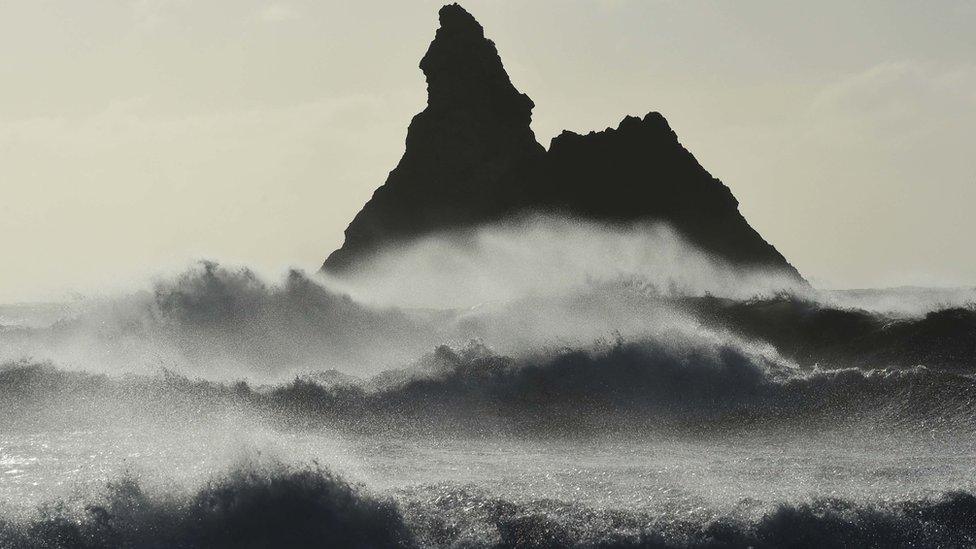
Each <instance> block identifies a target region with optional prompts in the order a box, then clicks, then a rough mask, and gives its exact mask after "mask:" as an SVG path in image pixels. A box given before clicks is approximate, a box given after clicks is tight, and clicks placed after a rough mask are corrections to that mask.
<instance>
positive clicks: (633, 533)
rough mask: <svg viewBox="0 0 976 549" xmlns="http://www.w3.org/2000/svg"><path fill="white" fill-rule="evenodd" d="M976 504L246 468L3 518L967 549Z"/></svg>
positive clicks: (362, 533) (232, 541) (98, 531)
mask: <svg viewBox="0 0 976 549" xmlns="http://www.w3.org/2000/svg"><path fill="white" fill-rule="evenodd" d="M974 543H976V497H974V496H973V494H971V493H968V492H950V493H945V494H943V495H940V496H933V497H927V498H921V499H914V500H903V501H864V502H860V501H852V500H845V499H826V498H818V499H814V500H810V501H804V502H797V503H780V504H765V503H762V502H758V501H752V500H742V501H741V502H739V504H738V505H736V506H735V507H734V508H733V509H732V510H731V511H728V512H716V511H714V510H711V509H708V508H698V509H695V510H691V511H687V510H670V511H669V510H666V509H665V510H652V509H645V510H639V509H638V510H616V509H603V508H593V507H588V506H585V505H581V504H578V503H570V502H564V501H559V500H551V499H546V500H530V501H524V502H514V501H508V500H505V499H502V498H497V497H492V496H491V495H490V494H488V493H486V492H484V491H483V490H479V489H477V488H474V487H469V486H458V485H427V486H421V487H417V488H414V489H409V490H404V491H399V492H398V493H396V494H395V495H394V499H391V498H388V497H381V496H376V495H373V494H369V493H366V492H365V491H364V490H363V489H362V488H360V487H356V486H352V485H350V484H349V483H347V482H346V481H344V480H343V479H342V478H340V477H338V476H336V475H335V474H333V473H331V472H330V471H328V470H326V469H323V468H321V467H318V466H310V467H296V466H287V465H280V464H279V465H277V466H275V467H254V466H244V467H239V468H236V469H232V470H231V471H229V472H227V473H224V474H222V475H220V476H218V477H216V478H214V479H212V480H210V481H209V482H207V483H206V484H205V485H204V486H202V487H200V488H198V489H197V490H196V491H193V492H183V491H179V490H169V491H160V490H151V489H146V488H144V487H143V486H142V484H141V483H140V482H139V480H138V479H136V478H134V477H132V476H123V477H122V478H119V479H116V480H115V481H113V482H111V483H109V484H108V485H107V486H106V487H105V489H104V490H103V491H102V493H101V494H100V495H99V496H97V497H92V498H90V499H88V500H87V501H82V502H80V503H78V502H65V501H61V502H57V503H53V504H48V505H44V506H41V507H40V508H38V509H35V510H34V511H32V512H28V513H27V514H26V516H14V517H11V516H5V517H0V545H2V546H3V547H9V548H11V549H34V548H46V549H49V548H71V549H75V548H102V547H146V548H154V547H158V548H162V547H183V548H198V547H199V548H203V547H208V548H220V547H273V546H277V547H320V546H321V547H364V548H365V547H461V546H463V547H496V548H497V547H512V548H514V547H620V548H629V547H634V548H636V547H648V548H650V547H655V548H668V547H675V548H677V547H730V548H731V547H968V546H972V544H974Z"/></svg>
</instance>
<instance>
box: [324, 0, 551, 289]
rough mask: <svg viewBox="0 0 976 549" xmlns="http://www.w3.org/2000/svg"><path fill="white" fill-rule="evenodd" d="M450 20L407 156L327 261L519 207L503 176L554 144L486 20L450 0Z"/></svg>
mask: <svg viewBox="0 0 976 549" xmlns="http://www.w3.org/2000/svg"><path fill="white" fill-rule="evenodd" d="M440 22H441V27H440V29H438V30H437V35H436V37H435V38H434V41H433V42H432V43H431V45H430V48H429V49H428V50H427V54H426V55H424V58H423V59H422V60H421V61H420V69H421V70H423V72H424V75H425V76H426V77H427V96H428V98H427V108H426V109H424V111H423V112H421V113H420V114H418V115H417V116H415V117H414V118H413V121H411V123H410V128H409V129H408V130H407V144H406V151H405V152H404V154H403V158H401V159H400V163H399V164H398V165H397V167H396V168H395V169H394V170H393V171H392V172H390V175H389V177H388V178H387V180H386V183H385V184H384V185H383V186H382V187H380V188H379V189H377V190H376V192H375V193H374V194H373V197H372V198H371V199H370V200H369V202H367V203H366V205H365V206H364V207H363V209H362V210H361V211H360V212H359V213H358V214H357V215H356V217H355V219H353V221H352V223H350V224H349V227H348V228H347V229H346V240H345V243H344V244H343V245H342V248H340V249H339V250H337V251H335V252H333V253H332V255H330V256H329V258H328V259H327V260H326V262H325V264H324V265H323V269H324V270H328V271H342V270H345V269H347V268H349V267H351V266H353V264H354V263H355V261H357V260H358V259H362V258H363V257H365V256H368V255H369V254H370V253H371V252H373V251H375V250H377V249H378V248H380V247H383V246H386V245H391V244H396V243H397V242H402V241H405V240H409V239H411V238H414V237H417V236H421V235H424V234H427V233H430V232H433V231H438V230H442V229H454V228H460V227H465V226H472V225H476V224H480V223H484V222H488V221H492V220H495V219H498V218H500V217H502V216H503V215H505V214H506V213H507V212H509V211H510V210H511V208H512V207H513V204H512V202H511V198H510V197H511V196H512V192H511V191H510V189H508V188H507V187H508V186H509V184H508V183H505V182H502V181H501V180H502V178H503V176H505V175H506V174H508V173H511V172H512V171H513V170H514V169H515V166H516V164H520V163H531V162H533V161H534V160H535V159H538V158H541V157H542V155H543V154H544V153H545V150H544V149H543V148H542V146H541V145H539V143H538V142H537V141H536V140H535V135H534V134H533V133H532V130H531V128H530V127H529V122H530V121H531V118H532V107H534V105H533V103H532V100H531V99H529V98H528V96H526V95H525V94H523V93H520V92H519V91H518V90H516V89H515V87H514V86H513V85H512V82H511V80H509V78H508V74H507V73H506V72H505V68H504V67H503V66H502V61H501V59H500V58H499V57H498V51H497V50H496V49H495V44H494V43H493V42H492V41H491V40H488V39H487V38H485V35H484V30H483V29H482V28H481V25H480V24H479V23H478V22H477V21H475V19H474V17H472V16H471V15H470V14H469V13H468V12H466V11H465V10H464V9H463V8H461V7H460V6H458V5H457V4H452V5H449V6H444V7H443V8H441V10H440ZM509 181H510V180H509Z"/></svg>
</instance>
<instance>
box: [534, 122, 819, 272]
mask: <svg viewBox="0 0 976 549" xmlns="http://www.w3.org/2000/svg"><path fill="white" fill-rule="evenodd" d="M542 172H543V174H544V177H543V178H542V181H541V182H540V183H541V184H540V185H537V186H536V187H535V189H534V192H535V197H534V198H535V200H534V203H533V206H534V207H535V208H537V209H554V210H556V211H564V212H566V213H568V214H571V215H574V216H578V217H583V218H586V219H592V220H598V221H605V222H611V223H631V222H635V221H645V220H655V221H665V222H667V223H669V224H670V225H671V226H672V227H673V228H674V229H676V230H677V231H678V232H679V233H681V234H682V235H683V236H684V237H685V238H687V239H688V240H689V241H691V242H692V243H693V244H695V245H696V246H698V247H699V248H701V249H702V250H705V251H707V252H709V253H711V254H714V255H716V256H717V257H720V258H722V259H724V260H726V261H729V262H730V263H732V264H735V265H738V266H744V267H766V268H771V269H778V270H780V269H781V270H786V271H788V272H789V273H791V274H793V275H795V276H796V277H797V278H799V276H800V275H799V273H797V272H796V270H795V269H794V268H793V267H792V266H791V265H790V264H789V263H788V262H787V261H786V259H785V258H784V257H783V256H782V255H781V254H780V253H779V252H778V251H777V250H776V248H774V247H773V246H772V245H770V244H769V243H767V242H766V241H765V240H763V238H762V237H761V236H760V235H759V233H757V232H756V231H755V229H753V228H752V227H750V226H749V223H748V222H746V220H745V218H744V217H742V214H741V213H739V209H738V206H739V203H738V201H737V200H736V199H735V197H734V196H732V192H731V191H730V190H729V188H728V187H726V186H725V185H724V184H723V183H722V182H721V181H719V180H718V179H715V178H714V177H712V176H711V174H709V173H708V172H707V171H706V170H705V169H704V168H703V167H702V166H701V165H700V164H699V163H698V161H697V160H695V157H694V156H692V154H691V153H690V152H688V151H687V150H686V149H685V148H684V147H682V146H681V143H679V142H678V136H677V135H675V133H674V131H672V130H671V127H670V126H668V122H667V121H666V120H665V119H664V117H663V116H662V115H661V114H660V113H657V112H652V113H649V114H648V115H647V116H645V117H644V118H643V119H640V118H637V117H634V116H628V117H626V118H624V119H623V121H622V122H620V125H619V126H618V127H617V128H616V129H613V128H607V129H606V130H604V131H602V132H590V133H589V134H587V135H578V134H575V133H573V132H568V131H564V132H563V133H562V134H561V135H559V136H557V137H556V138H554V139H553V140H552V144H551V145H550V147H549V152H548V154H547V155H546V157H545V160H544V169H543V170H542Z"/></svg>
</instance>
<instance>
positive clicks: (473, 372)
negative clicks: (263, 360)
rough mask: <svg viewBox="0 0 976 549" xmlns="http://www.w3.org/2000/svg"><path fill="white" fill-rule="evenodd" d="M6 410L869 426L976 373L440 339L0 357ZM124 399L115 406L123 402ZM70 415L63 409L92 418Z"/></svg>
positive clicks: (949, 417)
mask: <svg viewBox="0 0 976 549" xmlns="http://www.w3.org/2000/svg"><path fill="white" fill-rule="evenodd" d="M0 394H2V395H3V397H4V398H3V404H2V405H0V410H3V411H6V412H8V413H9V416H8V417H18V416H23V415H25V414H34V415H43V414H52V413H55V412H56V411H57V410H59V409H64V408H66V407H69V408H70V406H69V403H80V404H77V405H78V406H81V405H83V406H84V407H85V408H86V409H87V410H90V411H91V410H100V409H101V410H103V413H104V415H106V416H108V417H117V415H118V413H120V412H119V411H118V409H120V408H123V409H124V413H125V415H127V416H129V417H152V418H154V420H155V421H162V420H163V419H165V418H166V417H170V416H173V417H174V418H179V417H182V416H181V415H180V414H181V413H182V412H181V410H184V409H193V410H199V409H201V407H202V408H204V409H233V410H238V411H244V412H247V413H251V414H255V415H256V416H258V417H260V418H263V419H265V420H268V421H271V422H274V423H276V424H282V423H284V424H286V425H301V426H306V427H307V426H310V425H321V426H331V427H337V428H341V429H349V430H354V431H363V430H366V431H374V432H385V431H389V432H418V431H437V432H459V433H477V434H482V435H486V434H516V435H532V436H537V435H540V434H545V436H558V435H565V436H588V435H595V434H600V435H606V434H609V433H621V434H640V433H654V432H677V433H698V434H702V433H704V432H708V431H715V432H725V433H727V432H729V431H730V430H732V431H735V430H744V429H745V430H753V429H760V430H762V429H776V428H784V429H794V430H795V429H808V430H830V429H842V428H855V427H858V428H863V427H864V426H865V425H867V426H869V427H870V428H873V429H880V430H885V431H898V432H900V433H903V434H905V433H908V432H918V433H931V432H932V431H933V430H947V431H948V430H951V431H953V432H961V431H966V430H972V426H973V425H974V420H976V383H974V380H973V379H972V378H971V377H970V376H967V375H961V374H955V373H951V372H945V371H939V370H930V369H927V368H923V367H918V368H912V369H906V370H858V369H841V370H819V369H815V370H801V369H798V368H796V367H795V366H793V365H792V364H790V363H789V362H787V361H783V360H782V359H779V358H777V356H776V355H775V354H773V355H767V354H764V353H763V352H762V350H761V349H760V350H758V351H757V350H754V349H749V348H747V347H741V346H739V345H736V344H733V343H721V342H720V343H708V342H703V341H702V340H695V341H690V340H688V339H687V338H686V337H685V336H683V335H681V334H675V335H674V336H673V339H670V340H668V339H664V340H643V341H631V342H628V341H623V340H615V341H610V342H605V343H603V344H602V345H598V346H596V347H594V348H589V349H579V348H575V349H574V348H562V349H552V350H549V351H545V352H539V353H536V354H534V355H529V356H522V357H510V356H505V355H498V354H495V353H493V352H492V351H491V350H490V349H488V348H487V347H485V346H484V345H482V344H479V343H471V344H469V345H468V346H465V347H461V348H451V347H447V346H441V347H439V348H437V349H436V350H435V351H434V352H433V353H431V354H429V355H427V356H425V357H424V358H423V359H422V360H420V361H418V362H417V363H415V364H413V365H412V366H411V367H410V368H407V369H402V370H390V371H387V372H384V373H382V374H379V375H376V376H373V377H370V378H366V379H359V378H352V377H349V376H345V375H342V374H340V373H338V372H319V373H317V374H309V375H304V376H300V377H297V378H295V379H294V380H293V381H291V382H288V383H282V384H278V385H271V386H262V385H251V384H248V383H247V382H245V381H239V382H236V383H218V382H210V381H203V380H191V379H189V378H186V377H183V376H180V375H177V374H174V373H171V372H163V373H162V374H158V375H155V376H128V377H123V378H117V377H110V376H105V375H92V374H84V373H77V372H65V371H61V370H58V369H56V368H54V367H52V366H50V365H38V364H33V363H28V362H21V363H14V364H9V365H7V366H6V367H4V368H3V369H0ZM113 410H114V411H113ZM93 417H97V414H92V413H89V414H87V415H85V416H84V417H83V418H75V417H72V416H71V415H70V414H66V416H65V417H63V418H61V421H64V422H67V423H75V422H78V421H83V420H85V421H91V420H92V418H93Z"/></svg>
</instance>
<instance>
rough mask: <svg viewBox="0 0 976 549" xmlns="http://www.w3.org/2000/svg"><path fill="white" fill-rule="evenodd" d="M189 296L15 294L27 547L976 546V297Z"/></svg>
mask: <svg viewBox="0 0 976 549" xmlns="http://www.w3.org/2000/svg"><path fill="white" fill-rule="evenodd" d="M207 277H209V278H207ZM222 277H223V278H222ZM165 290H166V291H162V292H161V291H157V292H156V293H155V294H152V295H145V296H132V297H129V298H126V299H123V300H117V301H114V302H109V303H103V304H99V305H98V306H97V307H93V308H90V310H88V311H83V312H81V313H77V314H76V313H73V316H71V317H70V318H63V319H61V320H58V321H56V322H53V323H51V322H48V323H47V324H45V322H47V321H49V320H50V318H48V317H49V316H51V315H54V316H57V315H55V312H56V311H59V310H62V309H59V308H57V307H48V308H47V309H45V310H44V311H41V312H40V313H37V314H33V315H27V317H29V318H28V320H30V322H23V323H18V321H17V318H16V316H17V315H18V314H20V315H22V316H23V313H24V310H27V311H28V312H30V311H29V308H27V309H24V308H23V307H21V308H16V309H10V308H8V309H5V310H4V314H5V315H6V316H5V317H4V318H5V322H6V323H7V326H6V327H4V328H0V345H2V349H0V351H2V352H0V356H3V357H4V360H5V361H6V362H5V363H4V365H3V366H2V367H0V547H290V546H295V547H399V546H402V547H565V546H580V547H749V546H753V547H784V546H787V547H790V546H792V547H973V546H976V498H974V496H973V494H976V436H974V430H976V381H974V376H973V373H974V372H976V363H974V362H972V361H971V360H970V354H967V353H969V351H968V345H969V344H970V339H968V338H971V337H972V335H973V334H969V333H968V332H967V330H968V326H969V325H970V324H969V323H970V322H971V321H972V317H973V315H974V314H976V312H973V311H972V309H967V308H965V307H962V308H959V307H957V308H954V309H952V312H951V313H948V314H930V312H929V313H927V312H925V311H924V310H923V311H921V312H920V313H918V314H915V315H914V316H913V315H908V314H905V315H902V316H893V315H891V314H882V313H879V312H876V311H866V310H854V309H830V308H828V307H826V306H823V305H819V304H817V303H814V302H810V301H803V300H798V299H796V298H793V297H789V298H776V299H772V300H766V301H734V300H733V301H728V300H725V301H722V300H715V299H711V298H699V299H697V300H685V301H684V302H681V303H678V304H676V301H675V299H673V298H661V297H660V296H657V295H655V296H651V297H647V296H646V294H634V293H632V290H633V288H632V287H631V286H627V288H626V292H624V293H621V292H616V291H610V292H608V291H605V289H599V290H594V291H593V292H589V293H587V294H580V295H576V296H570V297H566V296H560V297H557V298H545V299H541V298H540V299H537V298H533V299H529V300H524V301H521V302H519V303H517V304H515V305H503V306H491V307H485V308H482V309H478V310H466V311H461V312H458V311H415V310H414V311H404V310H397V309H376V308H367V307H364V306H362V305H360V304H358V303H356V302H354V301H351V300H349V299H347V298H343V297H341V296H337V295H334V294H331V293H329V292H327V291H325V290H323V289H321V288H320V287H318V286H316V285H314V284H312V283H311V282H309V281H308V280H306V279H304V278H302V277H300V276H293V277H292V278H290V279H289V281H288V282H287V283H286V285H285V286H284V287H281V288H269V287H265V286H263V285H261V284H260V283H259V282H257V281H256V280H255V279H252V278H248V277H247V276H230V275H227V273H224V274H220V273H215V272H209V274H206V273H205V276H204V277H203V278H202V279H196V278H188V279H184V280H183V281H182V282H180V283H179V284H176V285H175V286H168V287H167V288H165ZM627 292H631V293H627ZM886 299H887V298H886ZM689 311H692V312H689ZM41 313H43V314H41ZM695 314H700V315H702V316H700V317H696V316H695ZM25 318H26V317H25ZM723 322H725V323H726V324H722V323H723ZM614 327H618V328H619V329H609V330H608V328H614ZM850 330H860V331H859V332H857V334H856V337H854V336H851V335H850V333H848V332H849V331H850ZM472 334H474V335H478V336H479V337H478V338H477V339H476V341H473V342H469V341H468V340H469V339H470V337H469V336H471V335H472ZM559 334H562V335H559ZM600 334H603V335H600ZM845 338H846V339H845ZM444 341H447V342H448V344H446V345H441V342H444ZM892 341H897V345H895V344H893V343H891V342H892ZM878 349H882V350H885V352H880V351H879V350H878ZM893 349H894V350H893ZM899 349H911V350H899ZM940 349H944V350H945V352H941V353H940ZM855 354H856V356H857V360H854V359H853V358H852V357H853V356H854V355H855ZM810 357H813V358H810ZM824 357H829V358H830V359H831V360H832V362H831V363H821V360H824ZM906 357H907V358H906ZM919 357H921V358H919ZM929 357H933V358H932V360H931V364H927V363H926V362H928V359H929ZM901 359H904V360H901ZM383 361H393V363H396V364H399V367H397V368H395V369H385V367H380V366H379V364H380V363H381V362H383ZM872 361H875V362H877V363H878V364H877V365H876V366H870V365H869V364H868V365H866V363H871V362H872ZM845 362H849V363H848V364H845ZM361 363H363V364H365V363H369V364H373V365H374V366H375V367H373V368H372V369H370V368H366V369H363V368H360V367H358V366H356V367H348V368H339V367H334V366H338V365H342V364H346V365H350V364H352V365H354V364H361ZM383 364H385V362H383Z"/></svg>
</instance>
